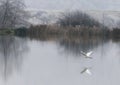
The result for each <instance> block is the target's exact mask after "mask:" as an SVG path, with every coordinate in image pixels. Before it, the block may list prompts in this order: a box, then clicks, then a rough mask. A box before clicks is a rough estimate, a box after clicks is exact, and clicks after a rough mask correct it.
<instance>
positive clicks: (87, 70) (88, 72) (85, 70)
mask: <svg viewBox="0 0 120 85" xmlns="http://www.w3.org/2000/svg"><path fill="white" fill-rule="evenodd" d="M83 73H87V74H89V75H92V73H91V71H90V69H88V68H85V69H84V70H83V71H81V74H83Z"/></svg>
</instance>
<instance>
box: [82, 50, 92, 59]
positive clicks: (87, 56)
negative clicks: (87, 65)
mask: <svg viewBox="0 0 120 85" xmlns="http://www.w3.org/2000/svg"><path fill="white" fill-rule="evenodd" d="M92 53H93V52H92V51H90V52H88V53H85V52H83V51H81V54H83V55H84V56H85V57H86V58H92V57H90V55H91V54H92Z"/></svg>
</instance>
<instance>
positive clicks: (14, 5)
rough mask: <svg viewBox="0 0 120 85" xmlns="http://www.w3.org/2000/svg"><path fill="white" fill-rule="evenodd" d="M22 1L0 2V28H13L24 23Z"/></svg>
mask: <svg viewBox="0 0 120 85" xmlns="http://www.w3.org/2000/svg"><path fill="white" fill-rule="evenodd" d="M24 9H25V4H24V2H23V0H0V28H2V29H3V28H15V27H17V26H20V25H23V24H24V23H25V22H26V19H27V16H26V11H25V10H24Z"/></svg>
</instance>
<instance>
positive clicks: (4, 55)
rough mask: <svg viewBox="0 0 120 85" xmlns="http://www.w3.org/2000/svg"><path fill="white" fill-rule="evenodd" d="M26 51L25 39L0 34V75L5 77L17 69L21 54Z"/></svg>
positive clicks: (19, 64)
mask: <svg viewBox="0 0 120 85" xmlns="http://www.w3.org/2000/svg"><path fill="white" fill-rule="evenodd" d="M27 51H28V46H27V43H26V39H25V38H24V39H21V38H17V37H14V36H0V76H2V77H3V78H4V79H7V78H8V77H9V76H10V75H11V74H12V73H13V72H14V70H19V69H20V68H21V64H22V61H23V57H22V55H23V54H24V53H26V52H27Z"/></svg>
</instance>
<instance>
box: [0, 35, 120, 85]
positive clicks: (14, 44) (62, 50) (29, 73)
mask: <svg viewBox="0 0 120 85" xmlns="http://www.w3.org/2000/svg"><path fill="white" fill-rule="evenodd" d="M81 51H83V52H89V51H93V54H92V55H91V57H92V59H90V58H86V57H85V56H84V55H82V54H81ZM0 85H120V42H118V41H113V40H106V41H105V40H100V39H90V40H81V39H74V40H68V39H65V38H64V39H62V38H60V39H48V40H35V39H29V38H18V37H14V36H1V37H0Z"/></svg>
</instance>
